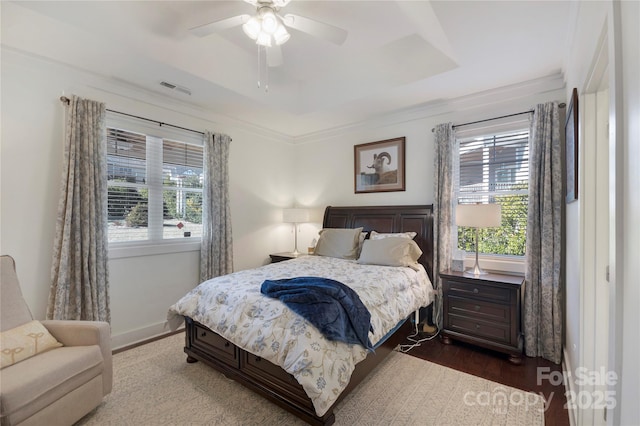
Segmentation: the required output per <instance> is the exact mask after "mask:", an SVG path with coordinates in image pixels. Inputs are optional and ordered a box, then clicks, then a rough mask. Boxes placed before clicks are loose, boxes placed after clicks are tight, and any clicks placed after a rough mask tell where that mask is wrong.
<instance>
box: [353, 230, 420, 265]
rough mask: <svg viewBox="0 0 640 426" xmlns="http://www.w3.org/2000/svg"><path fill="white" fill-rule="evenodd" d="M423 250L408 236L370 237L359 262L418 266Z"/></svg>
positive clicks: (365, 243)
mask: <svg viewBox="0 0 640 426" xmlns="http://www.w3.org/2000/svg"><path fill="white" fill-rule="evenodd" d="M421 255H422V250H420V247H418V244H416V242H415V241H413V240H412V239H409V238H407V237H388V238H380V239H377V240H374V239H368V240H366V241H365V242H364V244H363V245H362V253H360V257H359V258H358V263H361V264H365V265H383V266H409V267H411V268H414V269H415V268H416V267H417V265H416V264H417V262H418V259H419V258H420V256H421Z"/></svg>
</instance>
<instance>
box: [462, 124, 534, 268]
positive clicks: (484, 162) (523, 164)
mask: <svg viewBox="0 0 640 426" xmlns="http://www.w3.org/2000/svg"><path fill="white" fill-rule="evenodd" d="M521 125H522V124H521ZM523 127H524V126H523ZM485 132H487V130H486V129H485ZM456 133H457V132H456ZM456 139H457V144H458V154H459V155H458V157H457V158H458V159H459V164H457V167H456V172H457V173H456V179H455V183H454V185H455V191H456V193H455V197H456V198H457V200H458V203H460V204H470V203H496V204H500V206H501V209H502V226H501V227H500V228H487V229H480V230H479V242H478V251H479V252H480V253H485V254H496V255H511V256H524V254H525V238H526V230H527V207H528V201H529V190H528V187H529V130H528V126H527V127H526V128H522V129H517V130H509V131H507V132H503V133H499V134H498V133H489V134H487V133H485V134H481V135H478V134H477V132H476V134H475V135H473V136H470V135H467V136H465V135H464V134H461V135H460V136H458V135H456ZM458 249H459V250H463V251H466V252H474V251H475V230H474V229H473V228H465V227H458Z"/></svg>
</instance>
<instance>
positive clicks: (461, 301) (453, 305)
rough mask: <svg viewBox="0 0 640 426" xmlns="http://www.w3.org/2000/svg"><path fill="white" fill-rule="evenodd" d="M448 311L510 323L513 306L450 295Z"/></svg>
mask: <svg viewBox="0 0 640 426" xmlns="http://www.w3.org/2000/svg"><path fill="white" fill-rule="evenodd" d="M447 300H448V302H449V303H448V304H447V305H448V310H447V313H449V314H453V315H458V316H466V317H469V318H473V319H481V320H485V321H493V322H499V323H504V324H507V325H508V324H509V322H510V320H511V308H510V307H509V305H501V304H497V303H491V302H485V301H481V300H473V299H468V298H463V297H456V296H448V298H447Z"/></svg>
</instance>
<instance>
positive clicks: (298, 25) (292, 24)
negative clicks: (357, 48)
mask: <svg viewBox="0 0 640 426" xmlns="http://www.w3.org/2000/svg"><path fill="white" fill-rule="evenodd" d="M282 22H283V23H284V25H286V26H287V27H289V28H293V29H296V30H298V31H302V32H304V33H307V34H310V35H312V36H315V37H319V38H322V39H325V40H328V41H330V42H332V43H335V44H338V45H341V44H342V43H344V41H345V40H346V39H347V34H348V33H347V31H346V30H343V29H342V28H338V27H334V26H333V25H329V24H325V23H324V22H320V21H316V20H314V19H310V18H305V17H304V16H299V15H293V14H291V13H289V14H286V15H284V17H283V18H282Z"/></svg>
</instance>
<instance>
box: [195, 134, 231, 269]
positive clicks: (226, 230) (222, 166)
mask: <svg viewBox="0 0 640 426" xmlns="http://www.w3.org/2000/svg"><path fill="white" fill-rule="evenodd" d="M204 137H205V140H204V177H205V179H204V189H203V197H202V243H201V246H200V280H201V281H206V280H208V279H210V278H213V277H217V276H219V275H224V274H228V273H230V272H233V239H232V236H231V210H230V207H229V165H228V162H229V146H230V144H231V138H230V137H229V136H227V135H221V134H215V135H213V134H211V133H210V132H206V133H205V136H204Z"/></svg>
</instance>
